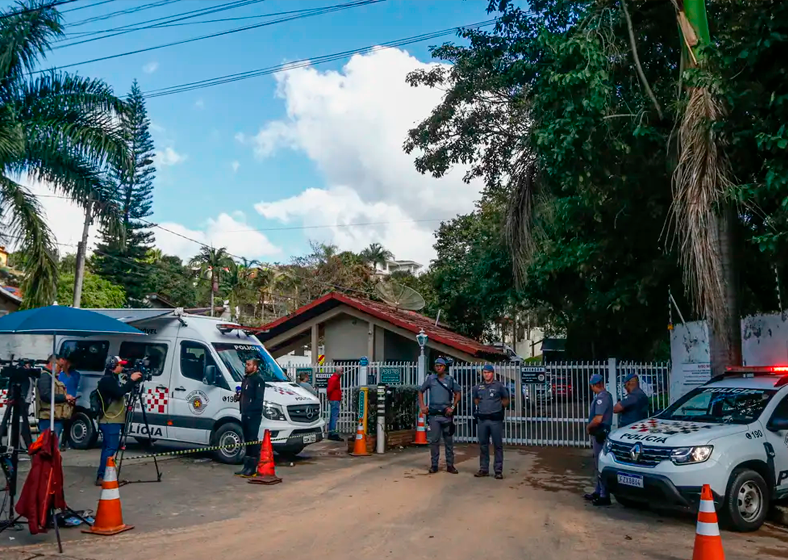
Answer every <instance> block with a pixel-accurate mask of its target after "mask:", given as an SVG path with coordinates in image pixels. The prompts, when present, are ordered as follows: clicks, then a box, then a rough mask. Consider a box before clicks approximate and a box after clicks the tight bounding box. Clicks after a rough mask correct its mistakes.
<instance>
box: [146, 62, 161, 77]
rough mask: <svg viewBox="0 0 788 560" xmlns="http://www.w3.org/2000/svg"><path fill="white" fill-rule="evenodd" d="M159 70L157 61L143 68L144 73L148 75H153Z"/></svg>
mask: <svg viewBox="0 0 788 560" xmlns="http://www.w3.org/2000/svg"><path fill="white" fill-rule="evenodd" d="M158 69H159V63H158V62H156V61H155V60H154V61H152V62H149V63H147V64H146V65H145V66H143V67H142V71H143V72H145V73H146V74H153V73H154V72H155V71H156V70H158Z"/></svg>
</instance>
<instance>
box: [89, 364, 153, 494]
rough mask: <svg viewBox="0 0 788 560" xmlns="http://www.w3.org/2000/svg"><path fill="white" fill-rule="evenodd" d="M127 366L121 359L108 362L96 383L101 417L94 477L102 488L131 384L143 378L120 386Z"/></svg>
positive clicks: (135, 375)
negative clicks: (97, 457)
mask: <svg viewBox="0 0 788 560" xmlns="http://www.w3.org/2000/svg"><path fill="white" fill-rule="evenodd" d="M127 363H128V362H126V360H124V359H122V358H121V357H120V356H112V357H110V358H107V361H106V363H105V364H104V377H102V378H101V379H100V380H99V382H98V394H99V398H100V401H101V417H100V418H99V430H101V435H102V441H101V460H100V461H101V462H100V463H99V466H98V473H96V486H101V483H102V482H103V481H104V470H105V469H106V468H107V459H109V458H110V457H114V456H115V453H117V452H118V447H119V446H120V435H121V432H122V431H123V426H124V425H125V424H126V399H125V396H126V395H127V394H129V393H131V391H132V389H133V388H134V384H135V383H136V382H137V381H139V380H140V379H142V374H141V373H140V372H138V371H135V372H133V373H132V374H131V375H130V376H129V378H128V379H127V380H126V382H124V383H121V382H120V379H119V378H118V375H120V374H121V373H123V366H125V365H126V364H127Z"/></svg>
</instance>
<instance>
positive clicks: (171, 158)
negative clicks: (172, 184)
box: [156, 147, 189, 167]
mask: <svg viewBox="0 0 788 560" xmlns="http://www.w3.org/2000/svg"><path fill="white" fill-rule="evenodd" d="M188 158H189V156H188V155H186V154H179V153H178V152H176V151H175V150H174V149H172V148H171V147H167V148H164V150H162V151H161V152H159V153H157V154H156V164H157V165H161V166H163V167H164V166H167V165H178V164H179V163H183V162H184V161H186V160H187V159H188Z"/></svg>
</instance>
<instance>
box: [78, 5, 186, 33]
mask: <svg viewBox="0 0 788 560" xmlns="http://www.w3.org/2000/svg"><path fill="white" fill-rule="evenodd" d="M180 1H181V0H158V1H157V2H151V3H149V4H142V5H141V6H134V7H133V8H126V9H125V10H117V11H115V12H109V13H108V14H103V15H100V16H94V17H89V18H87V19H81V20H79V21H75V22H73V23H69V24H68V26H69V27H80V26H82V25H87V24H88V23H94V22H96V21H105V20H108V19H112V18H116V17H119V16H123V15H127V14H136V13H137V12H144V11H145V10H150V9H152V8H158V7H159V6H165V5H167V4H175V3H177V2H180Z"/></svg>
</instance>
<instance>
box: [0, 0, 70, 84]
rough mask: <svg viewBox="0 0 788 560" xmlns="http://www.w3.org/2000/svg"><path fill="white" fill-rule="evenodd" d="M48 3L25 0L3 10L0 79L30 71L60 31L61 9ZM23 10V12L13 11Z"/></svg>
mask: <svg viewBox="0 0 788 560" xmlns="http://www.w3.org/2000/svg"><path fill="white" fill-rule="evenodd" d="M51 4H52V2H51V0H49V1H48V0H28V1H27V2H17V4H16V6H13V7H11V8H9V9H6V10H3V12H2V14H3V16H4V17H3V18H2V19H0V82H6V83H9V82H15V81H17V80H19V79H21V77H22V76H23V75H24V74H25V73H28V72H32V71H33V70H34V69H35V68H36V65H37V62H38V61H39V60H40V59H42V58H44V57H45V56H46V53H47V51H49V44H50V43H51V42H52V40H53V39H54V38H56V37H60V36H61V35H63V25H62V23H61V21H62V20H61V16H60V13H59V12H58V11H57V9H56V8H53V7H52V6H51ZM31 8H35V9H32V10H31ZM23 10H25V12H24V13H14V12H22V11H23Z"/></svg>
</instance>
